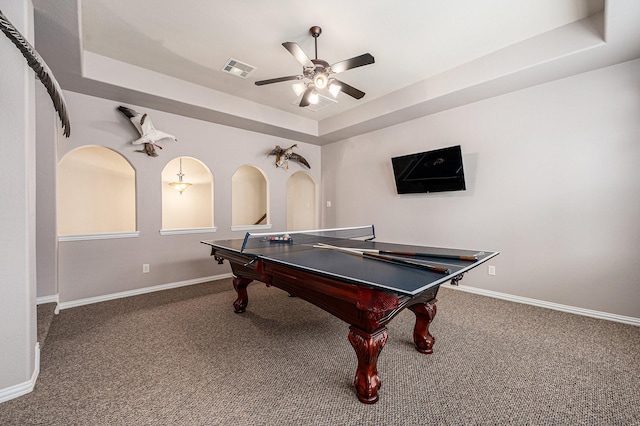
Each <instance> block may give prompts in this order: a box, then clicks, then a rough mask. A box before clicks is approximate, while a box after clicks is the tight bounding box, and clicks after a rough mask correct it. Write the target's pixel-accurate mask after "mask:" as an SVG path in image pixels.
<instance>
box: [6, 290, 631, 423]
mask: <svg viewBox="0 0 640 426" xmlns="http://www.w3.org/2000/svg"><path fill="white" fill-rule="evenodd" d="M249 298H250V299H249V307H248V310H247V312H246V313H244V314H240V315H238V314H234V313H233V309H232V307H231V303H232V302H233V300H234V299H235V292H234V291H233V289H232V286H231V282H230V280H223V281H218V282H213V283H207V284H201V285H196V286H190V287H185V288H180V289H174V290H168V291H163V292H157V293H152V294H146V295H141V296H136V297H131V298H128V299H120V300H115V301H110V302H104V303H99V304H94V305H88V306H82V307H77V308H72V309H67V310H63V311H62V312H61V313H60V314H59V315H57V316H55V318H54V319H53V322H52V323H51V327H50V329H49V332H48V335H47V337H46V344H45V345H44V346H43V349H42V354H41V372H40V376H39V379H38V382H37V385H36V388H35V390H34V392H32V393H30V394H28V395H25V396H23V397H20V398H17V399H14V400H11V401H8V402H5V403H3V404H0V424H2V425H33V424H38V425H165V424H172V425H227V424H237V425H373V424H393V425H396V424H397V425H423V424H436V425H438V424H440V425H485V424H490V425H501V424H513V425H521V424H522V425H524V424H531V425H569V424H570V425H594V424H600V425H640V380H639V378H640V328H638V327H634V326H629V325H624V324H619V323H614V322H608V321H602V320H596V319H592V318H586V317H580V316H576V315H571V314H566V313H561V312H556V311H551V310H546V309H542V308H536V307H531V306H526V305H520V304H515V303H511V302H506V301H502V300H497V299H491V298H487V297H483V296H478V295H472V294H469V293H464V292H460V291H455V290H451V289H448V288H445V287H443V288H442V289H441V290H440V293H439V296H438V299H439V301H438V314H437V315H436V318H435V321H434V323H433V325H432V327H431V331H432V333H433V335H434V336H435V337H436V343H435V346H434V353H433V354H432V355H423V354H420V353H418V352H417V351H415V350H414V349H413V342H412V337H411V334H412V330H413V322H414V316H413V314H412V313H411V312H410V311H405V312H403V313H402V314H400V315H399V316H398V317H397V318H396V319H394V320H393V321H392V322H391V324H390V326H389V340H388V342H387V344H386V346H385V347H384V349H383V351H382V353H381V355H380V359H379V362H378V368H379V371H380V375H381V378H382V388H381V389H380V393H379V395H380V401H379V402H378V403H377V404H374V405H365V404H361V403H360V402H359V401H358V399H357V398H356V396H355V393H354V389H353V384H352V381H353V375H354V372H355V367H356V357H355V353H354V351H353V349H352V348H351V345H350V344H349V342H348V341H347V332H348V326H347V325H346V324H345V323H343V322H341V321H340V320H337V319H335V318H333V317H332V316H330V315H329V314H327V313H325V312H324V311H322V310H320V309H318V308H316V307H314V306H312V305H310V304H308V303H306V302H304V301H302V300H300V299H297V298H290V297H287V295H286V293H283V292H282V291H280V290H278V289H276V288H266V287H265V286H264V285H263V284H261V283H255V284H252V285H251V286H250V287H249Z"/></svg>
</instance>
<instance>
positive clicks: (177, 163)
mask: <svg viewBox="0 0 640 426" xmlns="http://www.w3.org/2000/svg"><path fill="white" fill-rule="evenodd" d="M180 170H182V174H183V175H184V176H183V181H184V182H188V183H190V184H191V186H189V187H188V188H187V189H186V190H184V191H183V192H179V191H178V190H176V189H174V188H173V187H172V186H171V185H170V183H171V182H177V181H178V180H179V177H178V173H179V172H180ZM213 183H214V179H213V174H212V173H211V170H209V168H208V167H207V166H206V165H205V164H204V163H203V162H202V161H200V160H198V159H197V158H192V157H178V158H174V159H173V160H171V161H169V162H168V163H167V165H166V166H165V167H164V169H162V229H163V230H171V229H201V228H213V223H214V217H213V211H214V209H213V199H214V198H213V188H214V185H213Z"/></svg>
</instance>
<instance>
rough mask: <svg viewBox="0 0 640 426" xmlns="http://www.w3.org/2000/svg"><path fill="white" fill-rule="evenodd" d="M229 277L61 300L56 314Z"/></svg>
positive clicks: (230, 275)
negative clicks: (83, 306) (70, 309)
mask: <svg viewBox="0 0 640 426" xmlns="http://www.w3.org/2000/svg"><path fill="white" fill-rule="evenodd" d="M231 277H233V275H232V274H231V273H226V274H220V275H213V276H210V277H202V278H195V279H192V280H186V281H178V282H174V283H168V284H161V285H156V286H152V287H144V288H138V289H135V290H127V291H122V292H119V293H111V294H105V295H103V296H96V297H88V298H86V299H79V300H72V301H69V302H61V303H58V307H57V308H56V314H57V313H58V312H59V311H60V310H61V309H68V308H74V307H76V306H82V305H90V304H92V303H99V302H106V301H107V300H114V299H121V298H123V297H130V296H138V295H140V294H145V293H153V292H155V291H162V290H169V289H172V288H178V287H184V286H188V285H193V284H201V283H206V282H209V281H217V280H222V279H225V278H231Z"/></svg>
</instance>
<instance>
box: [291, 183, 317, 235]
mask: <svg viewBox="0 0 640 426" xmlns="http://www.w3.org/2000/svg"><path fill="white" fill-rule="evenodd" d="M316 199H317V197H316V183H315V182H314V180H313V179H312V178H311V176H309V174H308V173H306V172H302V171H301V172H296V173H294V174H292V175H291V176H290V177H289V179H288V180H287V230H288V231H303V230H307V229H316V228H317V216H316V212H317V207H316Z"/></svg>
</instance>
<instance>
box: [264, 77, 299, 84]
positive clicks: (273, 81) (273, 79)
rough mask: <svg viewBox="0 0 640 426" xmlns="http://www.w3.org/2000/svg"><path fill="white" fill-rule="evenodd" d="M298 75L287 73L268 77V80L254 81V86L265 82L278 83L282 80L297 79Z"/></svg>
mask: <svg viewBox="0 0 640 426" xmlns="http://www.w3.org/2000/svg"><path fill="white" fill-rule="evenodd" d="M299 79H300V76H299V75H289V76H287V77H278V78H270V79H269V80H260V81H256V86H264V85H265V84H271V83H280V82H283V81H290V80H299Z"/></svg>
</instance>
